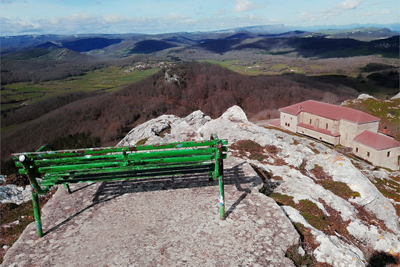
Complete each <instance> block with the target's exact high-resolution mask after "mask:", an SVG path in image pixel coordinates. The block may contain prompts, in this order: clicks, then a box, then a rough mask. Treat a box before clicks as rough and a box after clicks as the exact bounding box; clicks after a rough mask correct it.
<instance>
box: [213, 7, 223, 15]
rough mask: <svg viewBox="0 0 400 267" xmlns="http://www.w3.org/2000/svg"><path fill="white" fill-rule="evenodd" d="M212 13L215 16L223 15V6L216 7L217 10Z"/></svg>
mask: <svg viewBox="0 0 400 267" xmlns="http://www.w3.org/2000/svg"><path fill="white" fill-rule="evenodd" d="M214 15H215V16H223V15H225V8H221V9H218V10H217V11H215V13H214Z"/></svg>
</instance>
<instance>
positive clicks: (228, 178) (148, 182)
mask: <svg viewBox="0 0 400 267" xmlns="http://www.w3.org/2000/svg"><path fill="white" fill-rule="evenodd" d="M244 164H245V162H243V163H240V164H238V165H236V166H234V167H232V168H225V169H224V184H225V185H235V187H236V189H237V190H238V191H240V192H243V194H242V195H241V196H240V197H239V198H238V199H237V200H236V201H235V203H233V204H232V206H231V207H229V209H228V210H227V211H226V212H225V218H227V217H228V216H229V215H230V214H231V213H232V212H233V211H234V210H235V208H236V207H237V206H238V205H239V204H240V202H241V201H243V199H245V198H246V196H247V195H248V194H249V193H250V192H251V190H252V189H253V188H254V187H256V186H257V185H259V184H261V183H262V181H261V180H260V179H259V177H258V176H250V177H246V176H245V174H244V171H243V169H242V167H243V165H244ZM249 184H250V185H249ZM91 185H92V184H88V185H85V186H83V187H80V188H78V189H75V190H72V191H71V194H73V193H74V192H77V191H80V190H82V189H84V188H86V187H89V186H91ZM207 186H218V181H216V180H210V179H209V176H208V174H187V175H175V176H166V177H156V178H140V179H132V180H120V181H106V182H102V184H101V185H100V186H99V188H98V189H97V191H96V192H95V194H94V195H93V199H92V202H93V203H92V204H90V205H89V206H87V207H85V208H84V209H82V210H80V211H78V212H77V213H75V214H73V215H71V216H70V217H68V218H67V219H65V220H64V221H62V222H61V223H59V224H57V225H55V226H53V227H52V228H50V229H49V230H48V231H46V232H45V233H44V235H47V234H49V233H51V232H53V231H55V230H57V229H58V228H60V227H61V226H63V225H65V224H66V223H68V222H69V221H71V220H72V219H74V218H75V217H77V216H79V215H80V214H82V213H84V212H85V211H87V210H89V209H91V208H93V207H94V206H96V205H98V204H100V203H104V202H107V201H110V200H113V199H115V198H117V197H119V196H122V195H124V194H127V193H128V194H132V193H140V192H149V191H161V190H171V189H172V190H173V189H182V188H199V187H207ZM216 198H218V196H216Z"/></svg>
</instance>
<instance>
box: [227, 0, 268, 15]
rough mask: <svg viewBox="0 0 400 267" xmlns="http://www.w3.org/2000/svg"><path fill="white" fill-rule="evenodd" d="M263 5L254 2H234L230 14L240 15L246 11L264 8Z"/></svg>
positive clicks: (238, 0) (237, 0)
mask: <svg viewBox="0 0 400 267" xmlns="http://www.w3.org/2000/svg"><path fill="white" fill-rule="evenodd" d="M264 7H265V6H264V5H260V4H257V3H254V2H250V1H248V0H236V5H235V7H234V8H233V10H232V13H240V12H246V11H252V10H255V9H260V8H264Z"/></svg>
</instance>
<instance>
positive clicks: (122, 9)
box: [0, 0, 400, 36]
mask: <svg viewBox="0 0 400 267" xmlns="http://www.w3.org/2000/svg"><path fill="white" fill-rule="evenodd" d="M399 13H400V0H317V1H316V0H200V1H199V0H197V1H192V0H113V1H108V0H0V35H2V36H5V35H21V34H47V33H52V34H79V33H149V34H154V33H168V32H179V31H185V32H195V31H212V30H222V29H229V28H235V27H245V26H255V25H276V24H284V25H285V26H298V27H309V26H315V25H321V26H324V25H348V24H353V23H358V24H369V23H376V24H393V23H399V21H400V17H399Z"/></svg>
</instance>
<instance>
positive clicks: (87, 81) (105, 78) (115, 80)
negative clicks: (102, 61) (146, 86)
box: [1, 66, 160, 116]
mask: <svg viewBox="0 0 400 267" xmlns="http://www.w3.org/2000/svg"><path fill="white" fill-rule="evenodd" d="M127 69H129V67H126V68H122V69H121V68H119V67H115V66H111V67H107V68H103V69H99V70H95V71H93V72H87V73H86V74H85V75H83V76H74V77H70V78H67V79H64V80H57V81H48V82H42V83H37V84H31V83H28V82H22V83H13V84H9V85H5V86H3V87H2V90H1V113H2V115H3V116H4V114H7V113H8V112H10V111H11V110H12V109H16V108H19V107H21V106H22V105H26V104H29V103H32V102H36V101H41V100H44V99H46V98H49V97H53V96H57V95H61V94H64V93H70V92H80V91H84V92H89V91H105V92H112V91H117V90H119V89H121V88H123V87H124V86H125V85H128V84H130V83H133V82H136V81H138V80H140V79H142V78H145V77H147V76H149V75H151V74H154V73H156V72H157V71H159V70H160V69H159V68H152V69H147V70H143V71H141V70H135V71H132V72H129V73H125V72H124V71H125V70H127Z"/></svg>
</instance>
